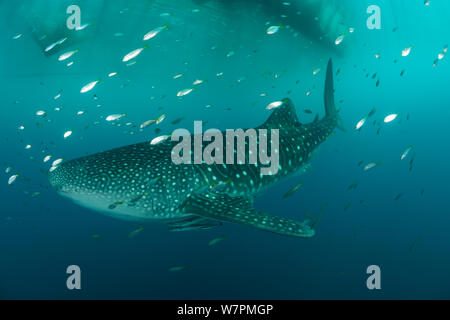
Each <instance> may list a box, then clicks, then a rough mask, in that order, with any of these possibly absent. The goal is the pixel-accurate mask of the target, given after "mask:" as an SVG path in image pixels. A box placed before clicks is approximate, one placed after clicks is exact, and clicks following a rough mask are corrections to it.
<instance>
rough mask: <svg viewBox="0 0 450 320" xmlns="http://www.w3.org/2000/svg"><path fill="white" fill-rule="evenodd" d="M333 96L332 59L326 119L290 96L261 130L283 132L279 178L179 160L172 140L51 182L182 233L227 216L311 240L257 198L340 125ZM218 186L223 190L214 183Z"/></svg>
mask: <svg viewBox="0 0 450 320" xmlns="http://www.w3.org/2000/svg"><path fill="white" fill-rule="evenodd" d="M333 96H334V88H333V71H332V62H331V60H330V61H329V63H328V67H327V73H326V82H325V94H324V100H325V110H326V115H325V117H324V118H323V119H321V120H319V119H318V118H316V120H315V121H314V122H312V123H309V124H301V123H300V122H299V121H298V118H297V115H296V113H295V108H294V105H293V103H292V101H291V100H290V99H284V100H283V105H282V106H281V107H279V108H277V109H275V111H274V112H273V113H272V114H271V116H270V117H269V119H268V120H267V121H266V122H265V123H264V124H263V125H261V126H260V127H258V128H256V129H268V132H270V130H269V129H278V130H279V150H278V152H279V168H278V172H277V173H276V174H274V175H262V174H261V172H260V167H261V165H260V164H258V163H257V164H248V161H247V162H246V164H233V165H231V164H223V165H222V164H213V165H207V164H204V163H203V164H198V165H196V164H179V165H176V164H174V163H173V161H172V158H171V152H172V149H173V147H174V146H175V144H176V143H177V142H172V141H171V140H170V139H168V140H166V142H164V143H160V144H157V145H151V144H150V143H148V142H143V143H138V144H134V145H129V146H125V147H121V148H117V149H113V150H109V151H105V152H101V153H97V154H93V155H90V156H86V157H82V158H78V159H74V160H71V161H68V162H64V163H63V164H61V165H60V166H58V167H57V168H56V169H55V170H54V171H52V172H50V173H49V180H50V183H51V184H52V185H53V186H54V187H55V188H56V189H57V190H58V192H59V193H60V194H61V195H63V196H65V197H67V198H70V199H72V200H73V201H75V202H76V203H78V204H80V205H82V206H85V207H88V208H91V209H94V210H97V211H100V212H102V213H106V214H108V215H111V216H114V217H117V218H122V219H131V220H163V221H168V222H169V227H170V228H171V229H173V230H176V231H178V230H192V229H206V228H209V227H212V226H215V225H217V224H220V222H221V221H226V222H233V223H239V224H244V225H247V226H251V227H254V228H257V229H261V230H265V231H270V232H274V233H278V234H282V235H287V236H295V237H311V236H313V235H314V230H312V229H311V228H310V227H309V226H308V225H307V222H298V221H295V220H291V219H288V218H281V217H276V216H272V215H268V214H266V213H263V212H260V211H258V210H255V209H254V208H253V204H252V202H253V201H252V199H253V197H254V196H255V195H257V194H258V193H260V192H261V191H263V190H265V189H266V188H269V187H271V186H273V185H275V184H276V183H277V182H278V181H280V180H281V179H283V178H285V177H288V176H290V175H293V174H296V173H297V172H298V171H300V170H302V168H304V167H305V165H307V164H308V162H309V161H310V159H311V157H312V155H313V153H314V150H315V149H316V148H317V147H318V146H319V145H320V144H321V143H323V142H324V141H325V140H326V139H327V138H328V137H329V136H330V135H331V134H332V133H333V131H334V130H335V128H336V127H341V125H340V118H339V115H338V112H337V110H336V108H335V105H334V97H333ZM224 136H225V134H224ZM191 140H194V139H191ZM246 143H248V141H246ZM224 149H225V148H224ZM224 153H225V152H224ZM218 185H221V186H223V187H222V188H220V190H216V189H215V188H214V187H211V186H218Z"/></svg>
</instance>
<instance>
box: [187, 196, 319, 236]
mask: <svg viewBox="0 0 450 320" xmlns="http://www.w3.org/2000/svg"><path fill="white" fill-rule="evenodd" d="M181 210H182V211H183V212H185V213H189V214H196V215H199V216H202V217H205V218H209V219H216V220H220V221H227V222H233V223H239V224H243V225H247V226H250V227H253V228H257V229H260V230H264V231H270V232H274V233H278V234H281V235H285V236H293V237H312V236H313V235H314V230H313V229H311V228H310V227H309V226H308V225H307V224H306V222H303V223H302V222H298V221H295V220H291V219H288V218H281V217H277V216H270V215H268V214H265V213H262V212H259V211H257V210H255V209H254V208H253V206H252V201H251V199H249V198H245V197H231V196H229V195H227V194H222V193H212V192H208V193H206V194H195V195H192V196H191V197H189V198H188V199H187V200H186V201H185V202H184V203H183V206H182V207H181Z"/></svg>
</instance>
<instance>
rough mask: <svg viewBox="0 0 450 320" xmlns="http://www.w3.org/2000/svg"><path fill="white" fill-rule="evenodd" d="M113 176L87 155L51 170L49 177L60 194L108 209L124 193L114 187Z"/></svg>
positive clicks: (82, 203) (93, 207)
mask: <svg viewBox="0 0 450 320" xmlns="http://www.w3.org/2000/svg"><path fill="white" fill-rule="evenodd" d="M111 176H114V174H113V173H111V172H105V171H104V169H102V168H99V167H98V166H97V165H96V164H95V161H92V159H90V158H89V157H85V158H80V159H75V160H72V161H68V162H65V163H62V164H61V165H59V166H58V167H56V168H54V170H52V171H51V172H49V174H48V179H49V182H50V184H51V185H52V186H53V187H54V188H55V189H56V190H57V192H58V193H59V194H60V195H62V196H64V197H67V198H69V199H71V200H73V201H75V202H77V203H78V204H81V205H83V206H85V207H88V208H92V209H96V210H98V209H107V208H108V206H109V205H110V204H112V203H114V202H115V201H118V200H116V199H119V198H120V197H121V195H122V192H121V190H120V188H113V187H114V185H115V183H114V182H112V181H111Z"/></svg>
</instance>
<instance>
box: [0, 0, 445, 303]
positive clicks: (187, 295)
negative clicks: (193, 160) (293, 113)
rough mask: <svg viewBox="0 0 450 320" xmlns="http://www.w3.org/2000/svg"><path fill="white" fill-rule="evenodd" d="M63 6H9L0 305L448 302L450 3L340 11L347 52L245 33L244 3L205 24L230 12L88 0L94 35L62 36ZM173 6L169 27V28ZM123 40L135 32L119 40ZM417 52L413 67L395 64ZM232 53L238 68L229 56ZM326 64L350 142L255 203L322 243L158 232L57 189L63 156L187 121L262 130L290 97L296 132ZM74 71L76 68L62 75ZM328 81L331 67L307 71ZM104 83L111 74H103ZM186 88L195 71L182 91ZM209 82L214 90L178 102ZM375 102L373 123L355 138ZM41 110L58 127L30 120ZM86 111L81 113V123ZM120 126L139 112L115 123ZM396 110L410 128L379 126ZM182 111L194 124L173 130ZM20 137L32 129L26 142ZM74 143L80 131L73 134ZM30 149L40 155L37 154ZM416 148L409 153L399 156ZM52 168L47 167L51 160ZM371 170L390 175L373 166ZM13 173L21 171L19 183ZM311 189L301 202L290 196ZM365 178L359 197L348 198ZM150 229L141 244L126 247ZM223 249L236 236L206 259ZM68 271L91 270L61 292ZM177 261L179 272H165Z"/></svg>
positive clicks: (1, 84)
mask: <svg viewBox="0 0 450 320" xmlns="http://www.w3.org/2000/svg"><path fill="white" fill-rule="evenodd" d="M66 2H67V1H59V2H57V3H58V4H56V1H44V0H42V1H14V2H13V1H2V2H0V14H1V19H0V64H1V67H0V77H1V79H0V88H1V89H0V92H1V108H0V119H1V121H2V126H1V129H0V130H1V135H0V139H1V144H2V157H1V158H2V159H1V163H2V167H3V169H2V179H1V180H2V183H0V188H1V189H0V194H1V197H2V198H1V199H2V209H1V213H0V298H5V299H12V298H42V299H48V298H58V299H74V298H89V299H92V298H125V299H131V298H148V299H158V298H159V299H171V298H177V299H180V298H181V299H193V298H207V299H212V298H235V299H240V298H256V299H260V298H261V299H266V298H274V299H315V298H326V299H330V298H331V299H335V298H339V299H342V298H344V299H347V298H357V299H380V298H386V299H399V298H413V299H418V298H425V299H432V298H450V278H449V277H448V270H449V268H450V254H449V253H450V248H449V246H448V243H450V232H449V226H450V217H449V210H448V208H449V204H450V203H449V200H448V181H449V178H450V171H449V169H448V158H449V156H450V151H449V144H448V137H449V135H448V119H449V116H450V109H449V102H448V101H450V91H449V90H448V83H449V82H448V81H449V80H448V79H449V78H448V76H449V74H450V65H449V60H448V59H450V57H449V56H448V55H449V54H450V53H449V54H447V56H444V58H443V59H442V60H439V62H438V64H437V65H436V67H433V61H434V60H435V59H437V56H438V54H439V53H440V52H442V51H443V48H444V46H445V45H447V44H448V43H450V31H449V29H448V24H447V19H448V17H449V16H450V3H448V1H446V0H431V2H430V5H429V6H425V5H424V1H423V0H414V1H412V0H403V1H402V0H392V1H387V0H386V1H377V0H373V1H359V0H358V1H357V0H346V1H341V2H339V3H338V4H337V8H336V10H338V9H339V10H342V14H343V15H344V16H345V22H346V24H347V25H348V26H349V27H353V28H355V31H354V32H353V33H351V34H350V33H348V35H347V36H346V37H345V38H344V41H343V42H342V44H340V45H338V46H336V45H334V44H333V41H334V39H335V37H334V39H331V40H330V39H328V40H327V41H328V44H329V45H324V44H323V43H319V41H316V40H317V39H313V38H306V36H303V34H305V33H306V30H304V32H303V31H302V30H300V32H299V33H300V35H299V36H295V35H294V32H293V31H292V29H290V28H289V27H286V25H283V23H279V24H280V25H283V27H282V28H280V30H279V31H278V32H277V33H276V34H274V35H267V34H266V29H267V27H268V26H270V25H271V23H269V24H268V25H266V22H267V21H270V20H271V19H269V18H268V17H267V16H262V15H261V17H259V18H254V17H253V16H252V17H253V18H251V19H250V18H248V15H249V14H250V13H248V12H245V10H244V9H239V10H238V9H236V10H231V11H228V12H227V13H226V14H223V15H222V16H221V15H219V14H217V17H216V16H215V15H211V14H207V15H205V14H203V15H202V12H208V13H210V12H217V10H219V9H217V8H216V9H214V10H212V11H208V10H210V9H208V10H206V9H205V8H204V7H203V6H205V5H207V4H208V1H206V2H202V1H198V2H194V4H192V3H190V7H189V8H188V9H186V8H184V7H183V5H184V4H185V3H187V2H190V1H184V0H183V1H181V0H179V3H176V2H177V1H175V4H174V5H171V6H169V8H168V9H167V8H160V7H156V8H151V7H150V9H149V8H147V9H146V5H144V3H152V1H148V2H146V1H144V0H142V1H128V2H125V1H121V0H117V1H107V2H106V1H105V2H103V1H99V0H98V1H89V2H86V1H80V2H79V5H80V8H81V10H82V11H81V12H82V21H83V23H84V22H89V23H92V25H89V26H88V27H87V28H86V29H85V30H81V31H78V32H79V33H83V32H85V33H86V35H88V36H86V37H84V36H83V35H82V36H80V38H79V39H78V38H77V39H75V38H74V36H73V34H74V31H71V32H69V31H67V29H66V27H65V26H64V23H65V19H66V17H67V14H66V13H65V8H66V7H67V6H68V5H69V4H72V3H70V2H67V3H66ZM157 2H158V3H161V2H162V1H157ZM237 2H238V1H236V3H237ZM253 2H255V3H256V2H258V1H250V5H256V4H252V3H253ZM259 2H262V1H259ZM291 2H292V3H295V1H291ZM321 2H322V3H324V5H326V4H327V2H328V1H325V0H323V1H321ZM329 2H330V3H334V4H335V5H336V3H337V2H336V1H334V2H333V1H329ZM136 3H139V5H137V4H136ZM371 4H377V5H379V6H380V8H381V19H382V20H381V23H382V29H381V30H369V29H368V28H367V27H366V19H367V18H368V16H369V15H368V14H367V13H366V8H367V6H368V5H371ZM149 6H150V5H149ZM286 7H288V6H286ZM61 8H62V10H61ZM125 8H128V10H124V11H123V12H122V13H120V11H121V10H123V9H125ZM192 8H199V10H200V11H199V12H195V11H194V12H192ZM166 9H167V10H171V11H170V12H171V13H172V15H171V16H169V17H164V16H162V17H161V16H160V14H161V13H163V12H166V11H165V10H166ZM283 10H284V9H283ZM247 11H248V9H247ZM252 14H255V13H252ZM289 14H292V13H291V12H289V11H288V13H287V15H288V16H289ZM246 17H247V18H246ZM221 19H223V21H222V20H221ZM52 21H53V22H54V23H55V26H53V25H52V23H51V22H52ZM37 22H40V23H37ZM61 22H62V26H61ZM58 23H59V24H58ZM165 24H167V26H168V29H167V30H164V31H162V32H161V33H160V34H158V35H157V36H156V37H155V38H153V39H151V40H149V41H148V45H149V47H150V48H146V49H144V50H143V52H142V53H141V54H140V55H139V56H138V57H137V58H136V59H134V61H136V64H134V65H132V66H126V63H123V62H122V61H121V59H122V57H123V56H124V55H125V54H127V53H128V52H130V51H132V50H134V49H136V48H139V47H143V45H144V44H145V43H144V42H143V41H142V37H143V35H144V34H145V33H147V32H148V31H150V30H152V29H153V28H156V27H159V26H162V25H165ZM272 24H276V23H272ZM33 25H34V26H35V29H36V28H37V29H41V30H44V31H45V32H50V33H49V36H48V38H49V39H48V40H45V41H47V42H45V41H44V40H41V41H40V40H39V39H37V37H36V36H35V35H34V33H33ZM394 27H398V30H396V31H395V32H393V28H394ZM55 30H57V31H55ZM35 31H36V30H35ZM51 32H53V33H51ZM118 32H120V33H123V36H120V37H117V36H114V34H115V33H118ZM66 33H67V34H69V36H68V40H67V41H66V42H65V43H64V44H63V45H62V46H61V48H56V50H55V53H53V54H45V53H44V49H45V46H44V47H42V45H40V43H41V42H44V43H45V44H46V45H49V44H50V43H51V42H52V41H50V35H51V36H53V41H57V40H59V39H61V38H63V37H64V35H65V34H66ZM18 34H22V36H21V37H20V38H18V39H13V37H14V36H16V35H18ZM325 42H326V41H325ZM409 46H412V49H411V52H410V54H409V55H408V56H406V57H402V55H401V53H402V50H403V49H404V48H407V47H409ZM74 49H78V50H79V51H78V52H77V53H76V54H75V55H74V56H73V57H71V58H70V59H68V60H66V61H63V62H60V61H58V57H59V56H60V55H61V54H62V53H64V52H67V51H70V50H74ZM57 50H59V51H57ZM56 51H57V52H56ZM231 51H232V52H234V55H231V56H229V57H227V54H228V53H230V52H231ZM376 54H379V58H376V57H375V55H376ZM329 58H333V61H334V66H335V71H336V70H337V69H340V73H339V74H338V75H337V76H336V77H335V89H336V92H335V96H336V101H339V107H340V108H341V116H342V119H343V121H344V123H345V126H346V128H347V131H346V132H341V131H336V134H335V135H333V136H331V137H330V138H329V139H328V140H327V141H326V142H325V143H324V144H323V145H322V146H321V147H320V148H319V149H318V152H317V155H316V156H315V157H314V159H313V160H312V161H311V166H312V170H311V171H309V172H307V173H305V174H303V175H300V176H296V177H290V178H288V179H286V180H283V181H281V182H280V183H279V184H278V185H277V186H275V187H273V188H271V189H269V190H267V191H266V192H265V193H264V194H262V195H261V196H259V197H257V198H256V200H255V206H256V207H257V208H258V209H259V210H261V211H264V212H268V213H271V214H274V215H280V216H287V217H291V218H294V219H299V220H301V219H305V218H306V217H310V218H312V221H314V222H315V229H316V235H315V236H314V237H312V238H308V239H299V238H289V237H283V236H279V235H275V234H271V233H266V232H262V231H259V230H256V229H252V228H249V227H245V226H240V225H235V224H228V223H227V224H224V225H223V226H221V227H218V228H214V229H211V230H204V231H187V232H179V233H174V232H169V231H168V230H167V226H166V225H165V224H164V223H137V222H128V221H122V220H115V219H112V218H110V217H106V216H103V215H101V214H99V213H97V212H95V211H91V210H89V209H86V208H83V207H81V206H78V205H76V204H75V203H72V202H71V201H70V200H67V199H64V198H62V197H60V196H59V195H57V194H56V192H55V191H54V190H52V188H51V187H50V186H49V183H48V181H47V178H46V172H47V171H48V169H49V168H50V165H51V162H52V161H53V160H55V159H57V158H60V157H62V158H64V159H72V158H76V157H80V156H83V155H86V154H91V153H96V152H100V151H104V150H107V149H111V148H114V147H118V146H123V145H128V144H133V143H137V142H142V141H150V140H151V139H153V138H154V137H156V136H158V135H159V134H168V133H170V132H172V130H174V129H176V128H179V127H184V128H187V129H189V130H191V131H192V130H193V121H194V120H203V121H204V122H206V121H207V124H206V125H205V126H206V127H210V128H219V129H221V130H223V129H226V128H247V127H255V126H258V125H260V124H261V123H263V122H264V121H265V119H266V118H267V117H268V116H269V114H270V112H269V111H267V110H265V106H266V105H267V104H268V103H270V102H272V101H275V100H280V99H282V98H284V97H290V98H291V99H292V100H293V102H294V104H295V105H296V109H297V113H298V115H299V118H300V121H302V122H305V123H306V122H310V121H312V120H313V119H314V116H315V114H316V113H319V114H320V115H321V116H322V115H323V114H324V106H323V101H322V100H323V83H324V74H325V67H326V62H327V60H328V59H329ZM394 60H397V61H396V62H394ZM70 61H73V62H74V64H73V65H72V66H70V67H67V66H66V65H67V63H68V62H70ZM317 68H321V71H320V72H319V73H318V74H317V75H313V70H315V69H317ZM402 70H405V71H404V75H403V76H400V73H401V71H402ZM110 72H118V74H117V75H116V76H115V77H111V78H109V77H108V76H107V75H108V74H109V73H110ZM221 72H223V75H222V76H218V75H217V74H218V73H221ZM374 73H377V76H376V79H372V75H373V74H374ZM177 74H183V76H182V77H180V78H178V79H173V77H174V76H175V75H177ZM275 74H277V77H275ZM367 74H369V76H368V77H366V75H367ZM97 79H101V82H100V83H99V84H98V85H97V86H96V87H95V88H94V89H93V90H92V91H90V92H88V93H85V94H81V93H80V89H81V88H82V87H83V86H84V85H85V84H87V83H89V82H91V81H94V80H97ZM196 79H201V80H204V83H202V84H200V85H198V87H197V90H194V91H193V92H192V93H190V94H189V95H187V96H185V97H182V98H179V97H177V92H178V91H180V90H182V89H184V88H190V87H192V82H193V81H195V80H196ZM377 79H379V80H380V84H379V86H378V87H377V86H376V81H377ZM297 80H298V84H297V83H296V82H297ZM124 85H125V86H124ZM61 90H62V91H61ZM289 90H292V92H291V93H288V91H289ZM309 90H311V94H310V95H309V96H307V95H306V94H305V93H306V92H307V91H309ZM60 91H61V97H60V98H59V99H57V100H55V99H54V97H55V96H56V95H57V94H58V92H60ZM263 93H264V94H266V96H261V94H263ZM94 94H95V95H96V96H97V97H98V99H97V100H95V99H94V97H93V96H94ZM98 105H101V106H98ZM208 105H211V106H210V107H206V106H208ZM56 107H59V108H61V110H60V111H56V110H55V108H56ZM373 107H375V108H376V113H375V114H374V115H373V117H371V118H370V119H369V120H368V121H367V122H366V124H365V125H364V126H363V127H362V129H361V130H360V131H357V130H355V125H356V123H357V122H358V121H359V120H360V119H362V118H363V117H364V116H366V115H367V114H368V113H369V112H370V110H372V108H373ZM304 109H311V110H312V111H313V114H307V113H305V112H304ZM38 110H45V111H46V112H47V116H46V117H38V116H36V112H37V111H38ZM80 110H83V111H85V114H83V115H77V114H76V113H77V111H80ZM116 113H126V116H125V117H124V118H122V119H120V120H119V121H118V122H116V123H110V122H107V121H105V117H106V116H108V115H110V114H116ZM162 113H165V114H166V115H167V118H166V120H165V121H164V122H162V123H161V124H160V125H158V127H159V128H160V129H161V130H162V131H161V133H159V134H157V133H155V132H154V128H155V127H153V126H151V127H148V128H146V129H144V130H139V128H138V126H139V125H140V124H141V123H142V122H144V121H146V120H149V119H155V118H156V117H158V116H159V115H161V114H162ZM392 113H396V114H398V118H397V119H395V120H394V121H393V122H391V123H387V124H385V123H383V119H384V117H385V116H387V115H389V114H392ZM179 117H186V119H185V120H183V121H182V122H180V123H179V124H177V125H172V124H171V123H170V122H171V121H173V120H175V119H176V118H179ZM374 121H376V124H375V125H374V124H373V122H374ZM127 123H131V124H133V125H134V126H135V127H133V126H132V125H130V126H127V125H126V124H127ZM21 125H23V126H24V127H25V129H24V130H19V129H18V127H19V126H21ZM136 126H137V127H136ZM379 127H381V130H380V131H379V134H377V130H378V128H379ZM68 130H71V131H73V134H72V136H70V137H69V138H67V139H64V138H63V134H64V132H66V131H68ZM28 144H29V145H31V148H30V149H25V146H26V145H28ZM410 145H413V150H412V151H411V152H410V154H409V155H408V156H407V158H406V159H404V160H400V156H401V155H402V153H403V151H404V150H405V149H406V148H407V147H408V146H410ZM47 154H51V155H53V158H52V159H51V160H50V161H49V162H48V163H44V162H43V160H42V159H43V158H44V157H45V155H47ZM413 156H414V157H415V158H414V163H413V167H412V170H409V167H410V165H409V163H410V160H411V158H412V157H413ZM360 161H363V164H362V165H361V166H358V163H359V162H360ZM370 162H379V163H380V165H378V166H376V167H375V168H372V169H370V170H367V171H364V170H363V167H364V166H365V165H366V164H368V163H370ZM8 167H11V168H12V169H11V170H10V172H8V173H5V170H6V168H8ZM13 174H19V177H18V178H17V180H16V181H15V182H14V183H13V184H11V185H8V179H9V177H10V176H11V175H13ZM300 181H301V182H302V186H301V188H299V190H297V191H296V192H295V193H294V194H293V195H292V196H291V197H288V198H286V199H283V195H284V194H285V193H286V192H287V191H288V190H290V189H291V188H292V187H294V186H295V185H297V184H298V183H299V182H300ZM355 181H358V186H357V188H356V189H355V190H347V188H348V186H349V185H350V184H352V183H353V182H355ZM34 192H39V194H35V195H34V196H33V195H32V194H33V193H34ZM400 193H403V196H402V197H400V198H399V199H398V200H395V198H396V196H397V195H399V194H400ZM422 193H423V194H422ZM141 226H144V229H143V231H142V232H140V233H139V234H138V235H137V236H136V237H134V238H129V233H130V232H132V231H133V230H136V229H138V228H139V227H141ZM94 235H98V236H99V237H93V236H94ZM223 235H226V239H225V240H223V241H221V242H219V243H217V244H215V245H214V246H209V245H208V242H209V241H210V240H211V239H214V238H216V237H221V236H223ZM69 265H78V266H80V268H81V271H82V290H68V289H67V287H66V279H67V276H68V275H67V274H66V268H67V266H69ZM180 265H186V268H185V269H184V270H181V271H178V272H171V271H169V268H171V267H173V266H180ZM369 265H378V266H380V269H381V290H368V288H367V286H366V280H367V277H368V276H369V275H368V274H367V273H366V269H367V267H368V266H369Z"/></svg>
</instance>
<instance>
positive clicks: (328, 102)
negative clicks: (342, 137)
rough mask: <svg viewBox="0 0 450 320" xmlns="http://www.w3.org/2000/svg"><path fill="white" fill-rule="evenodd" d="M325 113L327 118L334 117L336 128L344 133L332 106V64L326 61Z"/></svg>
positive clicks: (336, 112)
mask: <svg viewBox="0 0 450 320" xmlns="http://www.w3.org/2000/svg"><path fill="white" fill-rule="evenodd" d="M324 102H325V112H326V115H327V116H330V117H336V120H337V127H338V128H339V129H341V130H342V131H345V128H344V125H343V123H342V120H341V117H339V115H338V110H336V106H335V104H334V85H333V62H332V61H331V59H330V60H328V66H327V75H326V79H325V92H324Z"/></svg>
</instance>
